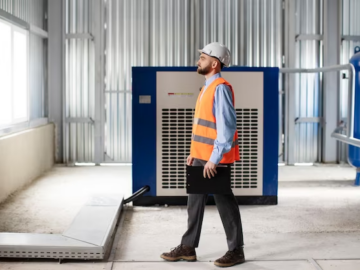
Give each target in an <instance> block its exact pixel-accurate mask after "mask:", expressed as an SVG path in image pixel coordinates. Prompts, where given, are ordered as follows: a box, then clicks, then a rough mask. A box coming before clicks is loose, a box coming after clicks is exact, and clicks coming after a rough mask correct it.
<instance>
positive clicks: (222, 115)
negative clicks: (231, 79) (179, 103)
mask: <svg viewBox="0 0 360 270" xmlns="http://www.w3.org/2000/svg"><path fill="white" fill-rule="evenodd" d="M220 77H221V74H220V73H217V74H215V75H213V76H212V77H211V78H209V79H207V80H206V82H205V88H204V91H203V94H204V93H205V91H206V89H207V87H208V86H209V85H210V84H211V83H212V82H213V81H214V80H216V79H217V78H220ZM201 97H202V96H201ZM201 97H200V98H201ZM213 114H214V116H215V119H216V131H217V138H216V140H215V142H214V149H213V152H212V154H211V157H210V161H211V162H213V163H215V164H219V162H220V161H221V159H222V158H223V155H224V154H226V153H227V152H229V151H230V150H231V147H232V142H233V140H234V134H235V131H236V129H237V126H236V112H235V108H234V106H233V100H232V93H231V89H230V87H228V86H227V85H225V84H219V85H218V86H217V87H216V91H215V98H214V106H213Z"/></svg>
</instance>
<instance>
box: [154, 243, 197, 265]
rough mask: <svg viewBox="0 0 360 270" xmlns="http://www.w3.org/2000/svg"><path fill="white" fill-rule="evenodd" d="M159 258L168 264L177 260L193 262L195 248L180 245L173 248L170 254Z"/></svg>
mask: <svg viewBox="0 0 360 270" xmlns="http://www.w3.org/2000/svg"><path fill="white" fill-rule="evenodd" d="M160 257H161V258H163V259H164V260H167V261H170V262H176V261H179V260H184V261H188V262H195V261H196V252H195V248H193V247H189V246H185V245H182V244H180V245H178V246H177V247H176V248H173V249H172V250H171V251H170V252H167V253H163V254H161V256H160Z"/></svg>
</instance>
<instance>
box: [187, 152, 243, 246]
mask: <svg viewBox="0 0 360 270" xmlns="http://www.w3.org/2000/svg"><path fill="white" fill-rule="evenodd" d="M205 164H206V162H205V161H203V160H198V159H195V160H194V162H193V166H201V165H202V166H204V165H205ZM207 198H208V195H207V194H189V197H188V204H187V211H188V229H187V231H186V232H185V234H184V235H183V237H182V240H181V244H183V245H186V246H191V247H194V248H196V247H198V246H199V241H200V233H201V227H202V222H203V218H204V210H205V205H206V201H207ZM214 199H215V203H216V206H217V208H218V211H219V214H220V218H221V221H222V223H223V226H224V229H225V234H226V239H227V244H228V247H229V250H234V249H235V248H237V247H242V246H243V245H244V240H243V231H242V224H241V217H240V210H239V206H238V203H237V201H236V199H235V196H234V194H233V193H231V194H214Z"/></svg>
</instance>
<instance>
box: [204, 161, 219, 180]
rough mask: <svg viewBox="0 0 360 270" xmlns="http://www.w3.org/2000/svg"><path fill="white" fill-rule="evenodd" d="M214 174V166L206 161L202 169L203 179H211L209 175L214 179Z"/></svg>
mask: <svg viewBox="0 0 360 270" xmlns="http://www.w3.org/2000/svg"><path fill="white" fill-rule="evenodd" d="M215 173H217V172H216V164H214V163H212V162H211V161H208V162H207V163H206V165H205V167H204V178H206V176H207V177H209V179H210V178H211V175H212V176H213V177H214V176H215Z"/></svg>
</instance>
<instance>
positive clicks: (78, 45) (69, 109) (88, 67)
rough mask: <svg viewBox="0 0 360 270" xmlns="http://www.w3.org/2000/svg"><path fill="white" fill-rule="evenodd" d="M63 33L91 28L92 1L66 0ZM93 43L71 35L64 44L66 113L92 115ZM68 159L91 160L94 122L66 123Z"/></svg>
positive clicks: (67, 115)
mask: <svg viewBox="0 0 360 270" xmlns="http://www.w3.org/2000/svg"><path fill="white" fill-rule="evenodd" d="M65 6H66V7H65V9H66V26H65V33H66V34H78V33H88V32H91V29H90V27H91V17H90V16H89V14H91V1H87V0H76V1H74V0H66V3H65ZM94 69H95V67H94V44H93V41H92V40H90V39H83V38H73V39H67V40H66V46H65V81H66V82H65V85H66V86H65V89H66V90H65V92H66V93H65V117H66V118H84V119H90V118H91V119H94V118H95V99H94V95H95V91H94V86H95V72H94ZM66 125H67V134H66V139H67V142H68V145H67V146H65V147H66V151H67V152H66V153H67V154H66V158H67V160H66V161H67V162H68V163H74V162H93V161H94V125H93V124H92V123H67V124H66Z"/></svg>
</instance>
